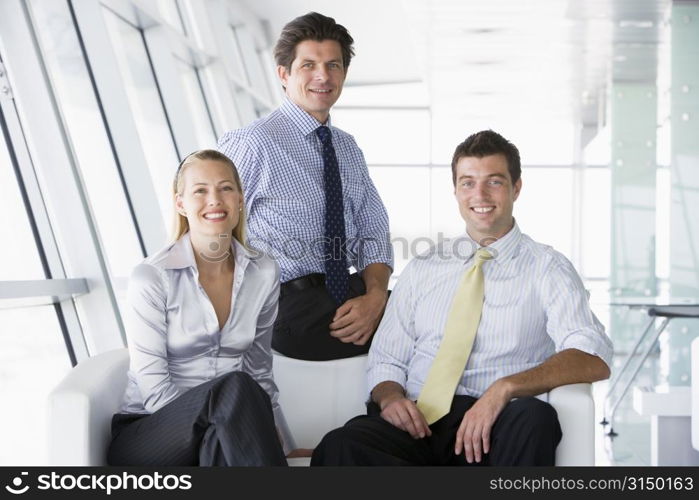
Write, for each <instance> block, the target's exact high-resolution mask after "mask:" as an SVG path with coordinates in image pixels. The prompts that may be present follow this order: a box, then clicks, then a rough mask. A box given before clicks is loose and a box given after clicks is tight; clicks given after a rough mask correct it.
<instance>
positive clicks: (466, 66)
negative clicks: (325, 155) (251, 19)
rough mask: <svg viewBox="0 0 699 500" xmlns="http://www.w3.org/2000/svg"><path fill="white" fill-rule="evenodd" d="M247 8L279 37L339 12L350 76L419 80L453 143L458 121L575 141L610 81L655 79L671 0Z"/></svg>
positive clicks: (254, 3)
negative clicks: (314, 16) (348, 37)
mask: <svg viewBox="0 0 699 500" xmlns="http://www.w3.org/2000/svg"><path fill="white" fill-rule="evenodd" d="M248 5H249V7H250V9H251V10H253V11H254V12H255V13H256V14H257V15H258V16H259V17H261V18H263V19H267V20H268V21H269V23H270V27H271V33H272V38H275V37H276V36H277V35H278V33H279V32H280V31H281V28H282V26H283V25H284V24H285V23H286V22H288V21H289V20H291V19H293V18H294V17H296V16H299V15H302V14H305V13H306V12H309V11H313V10H315V11H318V12H321V13H323V14H326V15H329V16H332V17H334V18H335V19H336V20H337V21H338V22H339V23H341V24H343V25H345V26H346V27H347V28H348V30H349V31H350V33H351V34H352V36H353V37H354V39H355V49H356V57H355V59H353V61H352V65H351V66H350V70H349V74H348V78H347V84H346V85H347V86H358V85H366V84H371V83H382V82H383V83H386V82H410V81H421V82H423V83H424V85H425V86H426V89H427V95H428V101H429V107H430V109H431V112H432V117H433V120H434V125H435V126H434V133H435V134H437V135H438V136H440V137H441V136H444V141H445V142H447V143H453V141H454V140H455V139H456V138H457V137H463V132H462V130H458V131H453V129H454V128H455V127H456V128H460V129H469V130H472V129H473V128H494V129H500V130H502V129H503V128H505V129H506V130H507V131H508V133H510V135H513V136H516V137H521V138H522V139H521V140H527V141H534V142H536V140H537V139H536V137H540V136H541V137H551V134H553V136H556V134H559V136H560V134H563V135H564V136H565V137H566V138H567V139H566V140H567V141H568V142H570V143H571V144H573V143H574V142H575V140H574V139H573V135H574V134H578V133H579V132H576V131H579V126H580V125H584V126H585V127H587V133H586V134H583V138H582V141H583V143H585V142H586V141H587V140H589V139H590V138H591V137H592V135H594V132H595V131H596V130H597V125H598V121H599V118H600V116H601V114H603V113H604V106H603V104H604V95H605V94H606V92H607V90H608V88H609V85H610V82H612V80H614V81H624V82H644V83H648V82H655V81H656V79H657V74H658V70H657V67H658V59H659V58H658V54H659V52H660V51H661V50H662V49H663V48H664V47H666V46H667V39H668V32H669V30H668V23H667V20H666V17H667V16H668V15H669V6H670V0H529V1H526V2H525V1H522V0H489V1H487V2H486V1H482V0H404V1H401V0H388V1H386V0H353V1H346V0H323V1H320V0H283V1H282V0H250V1H249V2H248ZM600 100H601V101H600ZM341 103H342V100H341V101H340V104H341ZM388 104H390V102H389V103H388ZM590 131H592V133H591V132H590ZM452 132H453V133H452ZM546 140H550V139H546ZM450 141H451V142H450ZM436 142H437V143H439V141H438V140H437V141H436ZM539 142H541V144H542V145H543V144H545V140H544V139H540V140H539ZM566 147H567V148H568V149H571V150H572V147H569V146H566Z"/></svg>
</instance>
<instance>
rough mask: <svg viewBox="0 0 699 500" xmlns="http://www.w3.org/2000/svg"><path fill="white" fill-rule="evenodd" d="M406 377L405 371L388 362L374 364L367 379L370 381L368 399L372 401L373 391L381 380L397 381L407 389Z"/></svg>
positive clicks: (368, 372)
mask: <svg viewBox="0 0 699 500" xmlns="http://www.w3.org/2000/svg"><path fill="white" fill-rule="evenodd" d="M406 378H407V377H406V375H405V372H404V371H403V370H402V369H401V368H399V367H397V366H392V365H387V364H381V365H376V366H372V367H371V368H369V370H368V371H367V380H368V382H369V384H368V389H367V390H368V391H369V393H368V395H367V401H371V391H372V390H374V387H376V386H377V385H379V384H380V383H381V382H395V383H396V384H399V385H400V386H401V387H402V388H403V389H405V382H406Z"/></svg>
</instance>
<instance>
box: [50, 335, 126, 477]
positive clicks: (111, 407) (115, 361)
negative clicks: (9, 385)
mask: <svg viewBox="0 0 699 500" xmlns="http://www.w3.org/2000/svg"><path fill="white" fill-rule="evenodd" d="M128 366H129V354H128V351H127V350H126V349H117V350H114V351H109V352H105V353H102V354H99V355H97V356H93V357H91V358H88V359H86V360H84V361H82V362H80V363H79V364H78V366H76V367H75V368H73V369H72V370H71V371H70V373H68V375H67V376H66V377H65V378H64V379H63V380H62V381H61V382H60V383H59V384H58V385H57V386H56V388H55V389H54V390H53V391H51V393H50V394H49V399H48V426H49V431H48V440H49V443H48V444H49V449H48V452H49V463H50V464H51V465H73V466H82V465H104V464H106V454H107V447H108V445H109V441H110V439H111V421H112V414H114V413H115V412H116V411H117V409H118V408H119V405H120V403H121V400H122V397H123V395H124V389H125V387H126V372H127V370H128Z"/></svg>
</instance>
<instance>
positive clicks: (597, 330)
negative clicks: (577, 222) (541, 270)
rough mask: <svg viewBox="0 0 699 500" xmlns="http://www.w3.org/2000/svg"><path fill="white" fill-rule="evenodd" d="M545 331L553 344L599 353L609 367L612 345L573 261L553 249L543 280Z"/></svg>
mask: <svg viewBox="0 0 699 500" xmlns="http://www.w3.org/2000/svg"><path fill="white" fill-rule="evenodd" d="M541 290H542V301H543V304H544V307H545V310H546V331H547V333H548V335H549V336H550V337H551V338H552V339H553V341H554V343H555V345H556V352H560V351H563V350H565V349H578V350H580V351H583V352H586V353H588V354H592V355H594V356H597V357H599V358H600V359H602V361H604V362H605V363H606V364H607V366H608V367H609V368H610V369H611V367H612V354H613V346H612V341H611V340H610V339H609V336H607V334H606V333H605V330H604V326H602V324H601V323H600V322H599V320H598V319H597V317H596V316H595V315H594V313H593V312H592V310H591V309H590V303H589V296H588V293H587V291H586V290H585V287H584V285H583V283H582V280H581V279H580V276H579V275H578V273H577V272H576V271H575V268H574V267H573V264H571V263H570V261H569V260H568V259H566V258H565V257H563V256H562V255H560V254H558V253H556V254H555V255H554V258H553V259H552V260H551V262H550V264H549V266H547V269H546V272H545V275H544V277H543V280H542V288H541Z"/></svg>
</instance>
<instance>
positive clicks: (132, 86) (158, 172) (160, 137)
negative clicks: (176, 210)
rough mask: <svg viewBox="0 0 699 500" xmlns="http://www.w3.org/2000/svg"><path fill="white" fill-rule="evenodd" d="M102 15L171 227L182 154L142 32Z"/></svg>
mask: <svg viewBox="0 0 699 500" xmlns="http://www.w3.org/2000/svg"><path fill="white" fill-rule="evenodd" d="M102 12H103V14H104V20H105V23H106V25H107V29H108V31H109V34H110V37H111V39H112V42H113V48H114V53H115V55H116V59H117V62H118V64H119V69H120V72H121V75H122V77H123V79H124V85H125V87H126V91H127V94H128V97H129V104H130V105H131V113H132V114H133V116H134V119H135V121H136V127H137V129H138V135H139V137H140V139H141V144H140V145H141V147H142V148H143V152H144V153H145V155H146V161H147V163H148V168H149V169H150V173H151V177H152V180H153V185H154V186H155V191H156V193H157V197H158V201H159V203H160V208H161V211H162V214H163V223H164V224H166V225H169V222H170V219H171V217H172V210H173V208H172V194H171V192H170V190H171V185H172V178H173V176H174V174H175V170H176V168H177V164H178V163H179V159H178V158H179V157H180V153H181V152H180V151H178V150H177V147H176V145H175V139H174V137H173V134H172V129H171V125H170V123H169V118H168V116H167V113H166V111H165V109H164V107H163V101H162V99H161V93H160V89H159V87H158V82H157V80H156V78H155V75H154V74H153V67H152V64H151V59H150V55H149V52H148V47H147V46H146V44H145V41H144V38H143V32H142V31H141V29H139V28H138V27H136V26H133V25H132V24H130V23H129V22H127V21H126V20H124V19H122V18H121V17H119V16H118V15H116V14H115V13H114V12H112V11H111V10H109V9H107V8H104V9H103V10H102Z"/></svg>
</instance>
